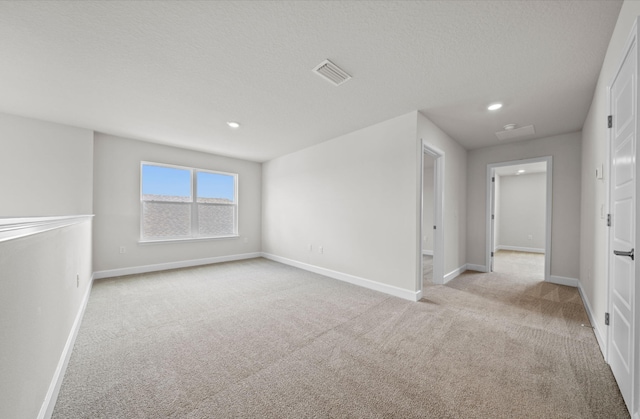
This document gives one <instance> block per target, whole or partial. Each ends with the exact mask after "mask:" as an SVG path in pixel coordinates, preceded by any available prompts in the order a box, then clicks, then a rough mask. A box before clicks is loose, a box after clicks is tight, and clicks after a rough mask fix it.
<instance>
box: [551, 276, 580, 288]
mask: <svg viewBox="0 0 640 419" xmlns="http://www.w3.org/2000/svg"><path fill="white" fill-rule="evenodd" d="M545 282H551V283H552V284H558V285H566V286H568V287H577V286H578V284H579V283H580V281H578V280H577V279H576V278H568V277H566V276H557V275H551V276H549V279H546V280H545Z"/></svg>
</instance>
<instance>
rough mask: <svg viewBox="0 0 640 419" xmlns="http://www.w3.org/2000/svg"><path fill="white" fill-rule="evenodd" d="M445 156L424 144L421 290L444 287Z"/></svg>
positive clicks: (419, 283) (419, 288)
mask: <svg viewBox="0 0 640 419" xmlns="http://www.w3.org/2000/svg"><path fill="white" fill-rule="evenodd" d="M444 159H445V156H444V152H442V151H441V150H438V149H437V148H435V147H433V146H431V145H429V144H427V143H426V142H425V141H424V140H423V142H422V159H421V160H422V171H421V173H422V176H421V201H420V202H421V203H422V205H421V217H420V263H419V265H420V266H419V270H418V272H419V277H418V285H417V288H418V290H422V292H423V293H424V288H425V287H426V286H429V285H435V284H443V283H444V222H443V217H444V215H443V202H444V199H443V196H444V163H445V160H444Z"/></svg>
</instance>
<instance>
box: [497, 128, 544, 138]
mask: <svg viewBox="0 0 640 419" xmlns="http://www.w3.org/2000/svg"><path fill="white" fill-rule="evenodd" d="M535 133H536V130H535V128H533V125H527V126H526V127H522V128H512V129H507V130H504V131H498V132H496V137H498V140H502V141H505V140H515V139H520V138H523V137H528V136H531V135H533V134H535Z"/></svg>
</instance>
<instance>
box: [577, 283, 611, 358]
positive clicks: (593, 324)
mask: <svg viewBox="0 0 640 419" xmlns="http://www.w3.org/2000/svg"><path fill="white" fill-rule="evenodd" d="M578 292H579V293H580V298H582V303H583V304H584V308H585V310H586V312H587V316H588V317H589V323H591V327H593V334H594V335H595V337H596V341H597V342H598V346H599V347H600V352H601V353H602V357H603V358H604V360H605V362H606V360H607V355H606V354H607V346H606V340H605V336H606V335H605V334H603V333H602V330H600V326H598V322H597V321H596V317H595V315H594V313H593V309H592V308H591V304H590V303H589V299H588V298H587V294H586V293H585V292H584V289H583V288H582V283H581V282H580V281H578Z"/></svg>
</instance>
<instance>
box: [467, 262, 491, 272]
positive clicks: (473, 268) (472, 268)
mask: <svg viewBox="0 0 640 419" xmlns="http://www.w3.org/2000/svg"><path fill="white" fill-rule="evenodd" d="M467 270H468V271H477V272H485V273H486V272H487V267H486V266H484V265H476V264H473V263H467Z"/></svg>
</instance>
